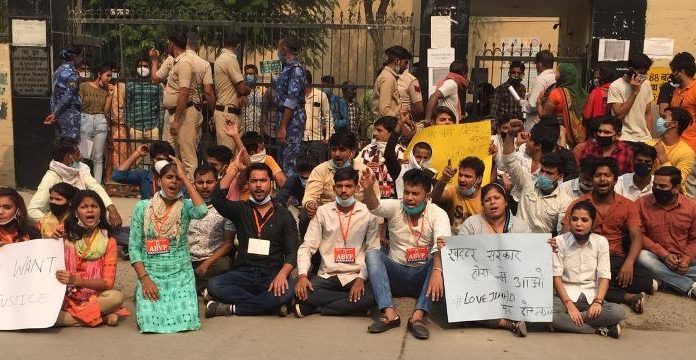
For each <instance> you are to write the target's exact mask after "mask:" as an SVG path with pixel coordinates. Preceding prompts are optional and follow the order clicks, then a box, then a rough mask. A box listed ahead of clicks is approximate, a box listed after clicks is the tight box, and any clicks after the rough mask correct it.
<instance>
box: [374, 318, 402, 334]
mask: <svg viewBox="0 0 696 360" xmlns="http://www.w3.org/2000/svg"><path fill="white" fill-rule="evenodd" d="M399 326H401V318H400V317H399V316H397V317H396V319H394V320H392V321H387V319H386V318H381V319H379V320H377V321H375V322H374V323H372V325H370V326H368V327H367V332H369V333H372V334H379V333H383V332H385V331H387V330H391V329H393V328H398V327H399Z"/></svg>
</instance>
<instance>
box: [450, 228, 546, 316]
mask: <svg viewBox="0 0 696 360" xmlns="http://www.w3.org/2000/svg"><path fill="white" fill-rule="evenodd" d="M549 237H550V235H549V234H489V235H463V236H454V237H450V238H449V239H447V246H445V247H443V248H442V267H443V270H444V278H445V279H444V280H445V298H446V300H447V318H448V321H449V322H460V321H476V320H489V319H501V318H503V319H509V320H514V321H522V320H524V321H529V322H551V320H552V318H553V280H552V279H553V273H552V268H551V248H550V247H549V245H548V244H547V243H546V241H547V239H548V238H549Z"/></svg>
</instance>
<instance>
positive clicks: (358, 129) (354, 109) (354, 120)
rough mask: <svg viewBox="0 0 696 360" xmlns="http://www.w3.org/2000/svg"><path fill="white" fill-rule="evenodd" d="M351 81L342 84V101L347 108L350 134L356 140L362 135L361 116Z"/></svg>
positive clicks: (356, 94)
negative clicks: (355, 137) (353, 135)
mask: <svg viewBox="0 0 696 360" xmlns="http://www.w3.org/2000/svg"><path fill="white" fill-rule="evenodd" d="M354 86H355V83H353V82H352V81H350V80H349V81H344V82H343V89H342V91H343V100H345V104H346V106H347V107H348V120H350V132H352V133H353V134H355V136H357V137H358V138H359V137H360V136H361V135H362V116H361V111H362V109H360V104H358V101H357V100H356V99H355V98H356V97H357V96H358V89H356V88H355V87H354Z"/></svg>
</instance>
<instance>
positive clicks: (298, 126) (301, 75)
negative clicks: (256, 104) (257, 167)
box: [274, 59, 307, 177]
mask: <svg viewBox="0 0 696 360" xmlns="http://www.w3.org/2000/svg"><path fill="white" fill-rule="evenodd" d="M305 85H306V84H305V70H304V68H303V67H302V65H300V63H299V62H298V61H297V60H296V59H291V60H288V61H287V62H286V63H285V64H283V69H282V70H281V71H280V74H279V75H278V79H277V80H276V83H275V90H276V91H275V94H274V95H275V99H274V100H275V103H276V104H277V105H278V120H277V126H280V122H281V120H282V119H283V112H284V111H285V108H288V109H291V110H293V113H292V117H291V118H290V121H289V122H288V128H287V136H286V138H285V139H286V141H285V142H286V143H285V145H283V147H282V148H281V166H282V168H283V172H284V173H285V175H286V176H287V177H291V176H294V175H295V174H297V171H296V170H295V160H296V159H297V157H298V156H299V155H300V147H301V145H302V137H303V136H304V129H305V122H306V121H307V114H306V113H305V109H304V104H305V95H304V90H305Z"/></svg>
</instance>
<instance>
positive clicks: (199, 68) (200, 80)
mask: <svg viewBox="0 0 696 360" xmlns="http://www.w3.org/2000/svg"><path fill="white" fill-rule="evenodd" d="M186 53H187V54H189V56H190V57H191V59H192V60H193V61H192V63H191V65H192V66H193V73H194V74H195V77H196V84H197V86H196V87H195V88H191V93H192V94H193V99H194V100H193V102H194V103H196V104H200V103H201V102H202V101H203V85H213V70H212V69H211V67H210V63H209V62H208V61H207V60H205V59H203V58H202V57H200V56H198V54H196V52H195V51H193V50H186ZM194 89H195V91H194Z"/></svg>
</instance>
